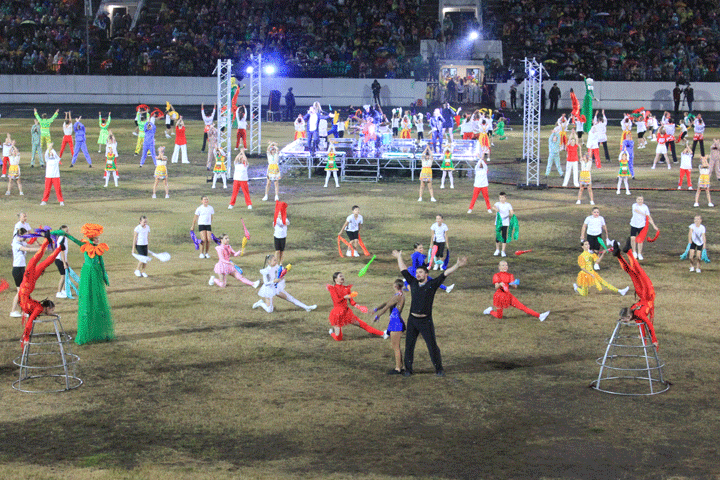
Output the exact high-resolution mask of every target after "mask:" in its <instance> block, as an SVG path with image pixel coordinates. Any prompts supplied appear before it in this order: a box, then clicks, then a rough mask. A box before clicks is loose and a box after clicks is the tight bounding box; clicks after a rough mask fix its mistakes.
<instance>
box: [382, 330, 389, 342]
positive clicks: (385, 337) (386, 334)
mask: <svg viewBox="0 0 720 480" xmlns="http://www.w3.org/2000/svg"><path fill="white" fill-rule="evenodd" d="M382 338H383V340H387V339H388V338H390V334H389V333H388V332H387V330H383V334H382Z"/></svg>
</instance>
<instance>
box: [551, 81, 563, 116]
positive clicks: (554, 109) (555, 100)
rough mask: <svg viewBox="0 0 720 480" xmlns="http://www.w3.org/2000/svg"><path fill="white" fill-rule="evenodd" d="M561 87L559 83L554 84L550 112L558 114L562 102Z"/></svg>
mask: <svg viewBox="0 0 720 480" xmlns="http://www.w3.org/2000/svg"><path fill="white" fill-rule="evenodd" d="M560 96H561V95H560V87H558V84H557V83H553V86H552V88H551V89H550V111H551V112H557V109H558V101H559V100H560Z"/></svg>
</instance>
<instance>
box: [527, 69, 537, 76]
mask: <svg viewBox="0 0 720 480" xmlns="http://www.w3.org/2000/svg"><path fill="white" fill-rule="evenodd" d="M528 73H529V74H530V76H531V77H534V76H535V74H536V73H537V72H536V71H535V69H534V68H531V69H530V70H528Z"/></svg>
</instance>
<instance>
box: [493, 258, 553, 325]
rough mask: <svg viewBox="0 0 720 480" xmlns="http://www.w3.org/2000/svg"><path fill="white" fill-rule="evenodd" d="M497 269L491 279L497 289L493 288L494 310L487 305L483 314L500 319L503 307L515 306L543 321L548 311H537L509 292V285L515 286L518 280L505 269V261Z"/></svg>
mask: <svg viewBox="0 0 720 480" xmlns="http://www.w3.org/2000/svg"><path fill="white" fill-rule="evenodd" d="M498 269H499V272H497V273H496V274H495V275H493V279H492V281H493V283H494V284H495V288H497V290H495V295H493V306H494V307H495V310H493V307H488V308H486V309H485V310H484V311H483V313H484V314H485V315H492V316H493V317H495V318H498V319H501V318H503V310H504V309H506V308H507V307H515V308H517V309H518V310H522V311H523V312H525V313H527V314H528V315H530V316H533V317H535V318H539V319H540V321H541V322H543V321H545V319H546V318H547V317H548V315H550V311H547V312H544V313H537V312H536V311H534V310H531V309H529V308H528V307H526V306H525V305H523V304H522V303H520V300H518V299H517V298H515V295H513V294H512V293H510V287H513V288H517V286H518V284H519V283H520V282H519V281H516V280H515V276H514V275H513V274H512V273H509V272H508V271H507V269H508V266H507V262H505V261H501V262H500V264H499V266H498Z"/></svg>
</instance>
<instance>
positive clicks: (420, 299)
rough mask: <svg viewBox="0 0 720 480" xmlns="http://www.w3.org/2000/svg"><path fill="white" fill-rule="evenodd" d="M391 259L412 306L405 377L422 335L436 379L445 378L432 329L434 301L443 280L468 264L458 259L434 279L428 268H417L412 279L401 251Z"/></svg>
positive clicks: (411, 366)
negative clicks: (399, 274) (418, 337)
mask: <svg viewBox="0 0 720 480" xmlns="http://www.w3.org/2000/svg"><path fill="white" fill-rule="evenodd" d="M392 254H393V257H395V258H397V261H398V267H399V268H400V272H401V273H402V276H403V277H405V280H406V281H407V282H408V285H410V292H411V297H412V300H411V303H410V314H409V315H408V319H407V332H406V337H405V373H404V375H405V376H406V377H408V376H410V375H412V374H413V359H414V356H415V342H416V341H417V336H418V334H420V335H422V337H423V339H425V343H426V344H427V347H428V352H429V353H430V361H431V362H432V364H433V366H434V367H435V374H436V375H437V376H438V377H444V376H445V370H443V366H442V357H441V356H440V348H439V347H438V345H437V341H436V340H435V325H434V324H433V319H432V305H433V300H434V299H435V292H436V291H437V289H438V288H439V287H440V285H442V283H443V282H444V281H445V277H447V276H448V275H450V274H451V273H453V272H454V271H455V270H457V269H458V268H460V267H462V266H463V265H465V264H466V263H467V257H458V259H457V261H456V262H455V265H453V266H452V267H450V268H448V269H447V270H445V271H444V272H441V273H440V275H438V277H437V278H432V279H431V278H429V277H428V270H427V267H426V266H424V265H421V266H419V267H417V270H416V271H415V276H414V277H413V276H412V275H410V272H408V270H407V266H406V265H405V262H403V259H402V251H398V250H393V252H392Z"/></svg>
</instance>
